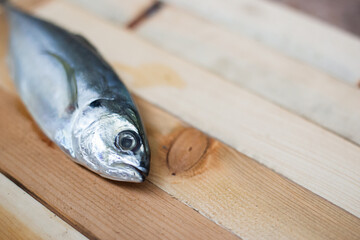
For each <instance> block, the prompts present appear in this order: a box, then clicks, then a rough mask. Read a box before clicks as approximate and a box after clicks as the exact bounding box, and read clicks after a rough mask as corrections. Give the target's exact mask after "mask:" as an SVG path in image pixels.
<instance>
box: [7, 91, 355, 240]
mask: <svg viewBox="0 0 360 240" xmlns="http://www.w3.org/2000/svg"><path fill="white" fill-rule="evenodd" d="M0 96H1V99H2V101H1V102H0V111H1V112H4V111H6V113H7V115H6V116H4V117H2V118H0V126H1V132H2V135H1V138H0V150H1V152H0V169H1V171H4V172H6V173H7V174H9V175H11V176H12V177H14V178H15V179H16V180H18V181H19V182H20V183H22V184H23V185H24V187H26V188H27V189H28V191H29V192H31V193H32V194H33V195H34V196H36V197H37V198H38V200H40V201H41V202H43V203H44V204H46V205H47V206H48V207H49V208H51V209H52V210H53V211H54V212H56V213H57V214H58V215H60V216H62V218H64V219H66V220H67V221H68V222H69V223H70V224H72V225H73V226H74V227H75V228H77V229H78V230H80V231H81V232H82V233H83V234H85V235H86V236H88V237H90V238H100V239H123V238H129V237H131V238H135V239H143V237H144V236H147V238H148V239H158V238H163V239H184V238H187V239H189V238H196V239H202V238H206V239H220V238H221V239H233V238H234V235H231V234H230V233H229V232H226V231H224V230H223V229H222V228H220V227H218V226H216V225H215V224H214V223H213V222H210V221H209V220H206V219H205V218H204V217H201V216H200V215H199V214H198V213H197V212H195V211H193V210H191V209H190V208H188V207H186V206H185V205H183V204H181V203H180V202H178V201H176V200H175V199H174V198H171V197H169V195H167V194H166V193H164V192H163V191H161V190H159V189H158V188H157V187H155V186H154V185H153V184H151V183H150V182H148V181H146V182H145V183H143V184H141V185H139V184H126V183H116V182H112V181H108V180H106V179H103V178H101V177H99V176H97V175H95V174H93V173H91V172H90V171H88V170H87V169H85V168H83V167H81V166H79V165H77V164H75V163H73V162H72V161H71V160H69V159H67V158H66V157H65V155H64V154H63V153H62V152H61V151H60V150H59V149H58V148H57V147H56V146H54V144H49V142H48V141H47V140H46V139H44V135H43V134H41V132H39V130H38V129H36V125H35V123H34V122H33V121H32V120H31V119H30V118H29V116H28V115H27V113H26V112H25V109H24V107H23V106H22V105H21V103H20V102H19V100H18V99H17V98H16V97H14V96H13V95H12V94H9V93H5V92H4V91H2V90H0ZM136 101H137V104H138V106H139V107H140V109H139V110H140V112H141V114H142V116H143V119H144V120H145V125H146V129H147V133H148V137H149V142H150V143H151V149H152V155H153V157H152V163H151V173H150V177H149V180H150V181H151V182H153V183H155V184H156V185H157V186H159V187H161V188H162V189H164V190H165V191H167V192H168V193H170V194H171V195H172V196H174V197H175V198H177V199H179V200H180V201H182V202H184V203H186V204H187V205H189V206H191V207H192V208H195V210H197V211H199V212H200V213H201V214H203V215H205V216H207V217H208V218H210V219H212V220H213V221H215V222H216V223H217V224H219V225H221V226H224V227H226V228H227V229H230V230H231V231H233V232H234V233H236V234H237V235H238V236H240V237H242V238H244V239H261V238H276V239H309V238H312V239H329V238H334V239H357V238H358V237H359V236H360V230H359V229H360V220H359V219H358V218H356V217H355V216H353V215H351V214H349V213H347V212H346V211H344V210H342V209H341V208H339V207H336V206H334V205H333V204H331V203H329V202H328V201H326V200H324V199H323V198H321V197H319V196H317V195H315V194H313V193H311V192H310V191H308V190H306V189H304V188H302V187H300V186H299V185H297V184H294V183H292V182H291V181H289V180H287V179H286V178H284V177H281V176H280V175H278V174H276V173H274V172H273V171H271V170H269V169H268V168H266V167H264V166H262V165H261V164H259V163H257V162H256V161H254V160H252V159H250V158H248V157H246V156H244V155H242V154H240V153H238V152H237V151H235V150H233V149H231V148H230V147H227V146H225V145H224V144H222V143H220V142H219V141H216V140H214V139H212V138H208V137H207V138H208V145H207V147H206V149H205V153H204V154H202V155H201V157H200V159H198V158H197V156H195V158H196V164H193V165H192V166H191V167H189V168H188V167H187V166H188V165H190V164H184V166H186V167H184V168H181V167H177V171H176V172H175V174H174V171H173V166H171V165H170V166H169V157H170V152H171V151H173V150H174V148H175V147H176V151H177V152H184V151H188V150H189V147H193V149H194V148H195V147H197V142H196V141H193V139H192V137H191V136H189V135H188V134H189V133H192V135H194V136H197V139H199V138H203V137H204V135H203V134H202V133H200V132H198V130H195V129H193V128H191V127H188V126H187V125H185V124H183V123H182V122H180V121H179V120H177V119H176V118H175V117H173V116H171V115H169V114H168V113H166V112H164V111H162V110H160V109H159V108H157V107H155V106H153V105H151V104H149V103H147V102H146V101H144V100H142V99H140V98H136ZM184 139H188V140H189V141H190V142H191V143H192V144H190V143H188V142H187V143H184ZM179 142H183V143H184V144H179ZM170 158H171V157H170ZM183 160H184V161H189V162H191V163H193V162H194V159H192V157H189V158H185V159H184V158H183Z"/></svg>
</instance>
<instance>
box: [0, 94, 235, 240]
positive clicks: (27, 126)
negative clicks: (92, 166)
mask: <svg viewBox="0 0 360 240" xmlns="http://www.w3.org/2000/svg"><path fill="white" fill-rule="evenodd" d="M0 95H1V99H2V101H1V104H0V112H6V113H7V114H6V116H2V117H1V118H0V127H1V132H2V134H1V140H0V150H1V151H0V170H1V171H3V172H5V173H7V174H8V175H10V176H11V177H13V178H15V179H16V180H17V181H19V182H20V183H21V184H23V185H24V187H25V188H26V189H27V190H28V191H29V192H31V193H32V195H34V196H36V198H37V199H38V200H40V201H41V202H42V203H43V204H45V205H46V206H47V207H48V208H50V209H51V210H52V211H53V212H55V213H56V214H57V215H59V216H61V217H62V218H63V219H65V220H66V221H67V222H69V223H70V224H71V225H72V226H73V227H75V228H76V229H77V230H79V231H80V232H82V233H83V234H84V235H85V236H87V237H89V238H92V239H94V238H95V239H126V238H132V239H143V238H144V236H146V237H147V238H148V239H158V238H163V239H184V238H188V239H189V238H198V239H203V238H205V239H219V238H225V239H234V238H236V237H235V235H232V234H231V233H229V232H227V231H226V230H224V229H223V228H221V227H219V226H216V224H215V223H213V222H212V221H210V220H208V219H206V218H205V217H203V216H201V215H200V214H199V213H197V212H196V211H193V210H192V209H191V208H189V207H187V206H185V205H184V204H182V203H180V202H179V201H177V200H176V199H174V198H171V197H170V196H169V195H168V194H166V193H165V192H164V191H162V190H160V189H159V188H158V187H156V186H155V185H153V184H151V183H150V182H145V183H143V184H138V185H137V184H126V183H117V182H113V181H109V180H106V179H103V178H101V177H99V176H97V175H95V174H93V173H91V172H90V171H88V170H87V169H85V168H83V167H80V166H79V165H77V164H76V163H74V162H72V161H71V160H69V159H68V158H67V157H66V156H65V154H64V153H63V152H61V150H59V149H58V148H57V147H56V146H55V145H53V144H49V142H48V141H47V140H46V139H44V135H42V134H39V130H37V129H34V127H36V125H35V124H34V123H33V121H32V120H31V119H29V116H28V115H27V113H26V111H25V109H24V107H23V106H22V105H21V103H20V102H19V100H18V99H17V98H15V97H14V96H11V95H9V94H5V93H4V92H3V91H2V90H1V93H0Z"/></svg>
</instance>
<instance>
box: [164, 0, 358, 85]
mask: <svg viewBox="0 0 360 240" xmlns="http://www.w3.org/2000/svg"><path fill="white" fill-rule="evenodd" d="M165 2H168V3H171V4H174V5H176V6H179V7H182V8H184V9H187V10H189V11H191V12H193V13H195V14H197V15H199V16H201V17H202V18H205V19H207V20H210V21H211V22H213V23H215V24H220V25H223V26H226V27H227V28H228V29H230V30H232V31H234V32H237V33H239V34H241V35H244V36H248V37H251V38H253V39H255V40H256V41H259V42H261V43H264V44H266V45H268V46H270V47H272V48H275V49H276V50H278V51H280V52H282V53H283V54H285V55H287V56H291V57H293V58H295V59H298V60H300V61H303V62H306V63H308V64H310V65H312V66H314V67H316V68H319V69H322V70H323V71H324V72H326V73H328V74H330V75H332V76H334V77H335V78H338V79H340V80H343V81H345V82H347V83H350V84H351V85H353V86H357V85H358V83H359V81H360V61H359V59H360V41H359V39H358V38H356V37H355V36H353V35H351V34H348V33H346V32H344V31H341V30H339V29H336V28H334V27H332V26H329V25H327V24H326V23H323V22H320V21H318V20H316V19H313V18H310V17H308V16H306V15H304V14H301V13H300V12H297V11H295V10H292V9H290V8H287V7H285V6H283V5H279V4H275V3H273V2H270V1H265V0H198V1H186V0H165Z"/></svg>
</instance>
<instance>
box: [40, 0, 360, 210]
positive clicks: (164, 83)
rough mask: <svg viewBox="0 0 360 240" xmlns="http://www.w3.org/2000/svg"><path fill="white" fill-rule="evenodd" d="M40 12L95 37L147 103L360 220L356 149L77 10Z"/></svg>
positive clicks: (55, 7) (54, 6) (58, 5)
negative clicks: (216, 139)
mask: <svg viewBox="0 0 360 240" xmlns="http://www.w3.org/2000/svg"><path fill="white" fill-rule="evenodd" d="M59 9H60V10H59ZM37 12H38V13H39V14H41V15H42V16H45V17H47V18H49V19H51V20H53V21H55V22H57V23H58V24H60V25H63V26H65V27H67V28H69V29H72V30H73V31H75V32H79V33H82V34H83V35H85V36H86V37H87V38H89V39H90V40H91V41H92V42H93V43H95V45H96V46H97V47H98V48H99V51H100V52H102V53H103V54H104V55H105V57H106V59H108V61H110V62H111V63H112V64H113V66H114V67H115V68H116V69H117V70H118V73H119V74H120V76H121V77H122V78H123V80H124V81H125V83H126V84H127V85H128V86H129V87H130V88H131V89H132V90H133V91H134V92H135V93H136V94H138V95H140V96H141V97H143V98H144V99H146V100H147V101H150V102H152V103H154V104H156V105H157V106H160V107H162V108H163V109H165V110H166V111H169V112H171V113H173V114H175V115H177V116H181V119H183V120H185V121H186V122H190V123H191V124H192V125H194V126H195V127H197V128H199V129H201V130H202V131H204V132H206V133H209V134H210V135H212V136H216V137H217V138H219V139H221V140H222V141H224V142H226V143H228V144H230V145H232V146H233V147H235V148H236V149H237V150H239V151H240V152H242V153H245V154H246V155H248V156H250V157H252V158H254V159H255V160H257V161H259V162H260V163H262V164H264V165H265V166H267V167H270V168H271V169H274V170H275V171H276V172H278V173H280V174H282V175H284V176H286V177H287V178H289V179H291V180H292V181H294V182H296V183H298V184H300V185H301V186H304V187H306V188H307V189H309V190H311V191H313V192H314V193H316V194H318V195H320V196H322V197H324V198H325V199H327V200H329V201H331V202H333V203H334V204H336V205H338V206H340V207H342V208H344V209H346V210H347V211H349V212H351V213H353V214H355V215H356V216H359V215H360V212H359V210H360V207H359V206H360V202H359V199H360V195H359V194H360V192H359V191H357V189H359V181H358V179H359V178H360V177H359V172H360V169H359V168H360V165H359V159H360V148H359V147H358V146H355V145H354V144H351V143H349V142H347V141H345V140H344V139H341V138H339V137H338V136H335V135H334V134H332V133H329V132H328V131H325V130H324V129H321V128H319V127H318V126H315V125H314V124H312V123H310V122H308V121H305V120H304V119H301V118H300V117H298V116H296V115H293V114H291V113H289V112H287V111H284V110H283V109H281V108H279V107H277V106H275V105H273V104H271V103H269V102H266V101H264V100H263V99H261V98H259V97H257V96H255V95H253V94H251V93H249V92H246V91H244V90H243V89H241V88H238V87H235V86H234V85H233V84H229V83H227V82H226V81H223V80H222V79H220V78H218V77H216V76H214V75H212V74H209V73H208V72H205V71H201V70H199V69H198V68H196V67H194V66H191V65H189V64H187V63H185V62H183V61H181V60H179V59H177V58H175V57H173V56H170V55H168V54H166V53H165V52H163V51H160V50H159V49H157V48H155V47H152V46H151V45H149V44H148V43H147V42H145V41H143V40H141V39H140V38H138V37H136V36H134V35H133V34H131V33H129V32H128V31H126V30H123V29H119V28H116V27H115V26H112V25H111V24H109V23H107V22H106V21H103V20H100V19H97V18H96V17H93V16H91V15H89V14H88V13H86V12H84V11H82V10H80V9H78V8H75V7H72V6H71V5H68V4H65V3H63V2H52V3H51V4H47V5H46V7H45V6H44V7H42V8H39V10H38V11H37ZM65 13H66V14H67V17H66V18H63V17H62V14H65ZM88 24H91V25H92V28H91V29H89V28H87V27H86V26H88ZM117 43H121V44H117ZM219 93H226V94H223V95H221V97H218V98H214V96H218V95H219ZM224 123H226V124H224ZM234 131H236V132H237V133H238V134H234Z"/></svg>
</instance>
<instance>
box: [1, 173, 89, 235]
mask: <svg viewBox="0 0 360 240" xmlns="http://www.w3.org/2000/svg"><path fill="white" fill-rule="evenodd" d="M0 189H1V191H0V236H1V239H34V240H35V239H87V238H86V237H84V236H83V235H81V234H80V233H79V232H78V231H76V230H75V229H73V228H72V227H71V226H70V225H68V224H67V223H65V222H64V221H63V220H61V219H60V218H59V217H58V216H56V215H55V214H54V213H52V212H50V211H49V210H48V209H46V208H45V207H44V206H43V205H41V204H40V203H39V202H38V201H36V200H35V199H33V198H32V197H31V196H30V195H28V194H27V193H26V192H24V191H23V190H22V189H20V188H19V187H18V186H16V185H15V184H14V183H13V182H11V181H10V180H9V179H7V178H6V177H5V176H4V175H2V174H0Z"/></svg>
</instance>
